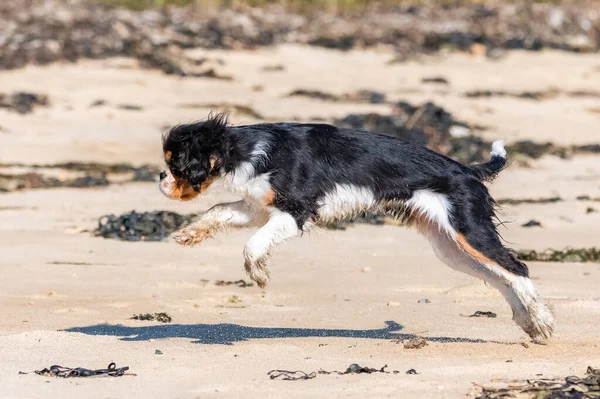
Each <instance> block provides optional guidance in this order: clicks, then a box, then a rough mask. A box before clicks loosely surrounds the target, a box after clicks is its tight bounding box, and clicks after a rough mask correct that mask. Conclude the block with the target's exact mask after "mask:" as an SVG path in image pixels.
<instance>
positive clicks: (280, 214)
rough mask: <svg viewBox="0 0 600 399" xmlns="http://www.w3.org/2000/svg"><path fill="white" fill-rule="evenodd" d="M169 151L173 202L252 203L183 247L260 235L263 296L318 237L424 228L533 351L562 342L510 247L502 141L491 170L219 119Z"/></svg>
mask: <svg viewBox="0 0 600 399" xmlns="http://www.w3.org/2000/svg"><path fill="white" fill-rule="evenodd" d="M163 150H164V158H165V162H166V164H167V166H168V167H167V169H165V170H164V171H163V172H161V173H160V183H159V187H160V190H161V191H162V193H163V194H164V195H165V196H167V197H168V198H170V199H174V200H181V201H189V200H191V199H193V198H195V197H196V196H198V195H199V194H202V193H204V192H205V191H206V190H207V189H208V188H209V187H210V186H211V185H212V184H213V183H214V182H216V181H217V180H221V181H223V182H224V183H225V186H226V187H227V188H228V189H229V190H230V191H232V192H233V193H236V194H239V195H240V196H241V197H242V198H243V199H242V200H241V201H238V202H233V203H227V204H219V205H216V206H214V207H213V208H211V209H210V210H208V211H207V212H206V213H204V214H203V215H202V216H201V217H200V218H199V219H198V220H196V221H194V222H193V223H192V224H191V225H189V226H188V227H186V228H185V229H183V230H181V231H180V232H179V234H178V235H176V236H175V239H176V241H177V242H178V243H179V244H183V245H194V244H198V243H200V242H202V241H204V240H205V239H208V238H211V237H213V236H215V235H216V234H217V233H219V232H220V231H223V230H226V229H228V228H232V227H246V226H255V227H260V228H259V229H258V231H257V232H256V233H255V234H254V235H253V236H252V237H251V238H250V240H249V241H248V242H247V244H246V246H245V248H244V259H245V269H246V272H247V273H248V275H249V276H250V278H251V279H252V280H253V281H255V282H256V283H257V284H258V286H259V287H261V288H264V287H265V286H266V284H267V282H268V280H269V270H268V268H267V259H268V256H269V253H270V252H271V251H272V250H273V248H275V247H276V246H277V245H278V244H281V243H283V242H284V241H286V240H287V239H289V238H292V237H295V236H298V235H300V234H302V233H303V232H306V231H308V230H309V229H310V228H311V227H313V226H319V225H325V224H329V223H331V222H334V221H339V220H344V219H349V218H352V217H355V216H357V215H359V214H361V213H363V212H375V213H383V214H387V215H391V216H393V217H395V218H396V219H398V220H399V221H400V222H402V223H403V224H404V225H406V226H412V227H415V228H416V229H417V230H418V231H419V232H420V233H421V234H422V235H423V236H425V237H426V238H427V240H428V241H429V242H430V243H431V245H432V247H433V250H434V252H435V254H436V256H437V257H438V258H439V259H440V260H441V261H443V262H444V263H446V264H447V265H448V266H450V267H451V268H453V269H455V270H458V271H461V272H463V273H467V274H469V275H471V276H473V277H476V278H479V279H482V280H484V281H485V282H487V283H488V284H489V285H491V286H493V287H495V288H496V289H498V290H499V291H500V292H501V293H502V295H503V296H504V297H505V298H506V300H507V301H508V303H509V305H510V306H511V308H512V312H513V320H514V321H515V322H516V323H517V324H518V325H519V326H520V327H521V328H522V329H523V330H524V331H525V332H526V333H527V334H528V335H529V336H530V337H531V338H532V339H533V341H534V342H539V343H543V342H545V341H546V340H547V339H548V338H550V336H551V335H552V332H553V324H554V322H553V317H552V314H551V312H550V311H549V310H548V308H547V307H546V306H545V304H544V303H543V301H542V300H541V299H540V297H539V296H538V294H537V293H536V290H535V288H534V286H533V283H532V281H531V279H530V278H529V271H528V268H527V266H526V265H525V264H524V263H523V262H521V261H520V260H519V259H518V258H517V256H516V255H515V253H514V252H513V251H511V250H510V249H508V248H506V247H505V246H504V245H502V243H501V241H500V237H499V235H498V232H497V229H496V225H495V224H494V220H495V217H496V215H495V207H496V203H495V201H494V199H493V198H492V197H491V195H490V193H489V192H488V190H487V188H486V186H485V185H484V182H486V181H490V180H492V179H493V178H495V177H496V176H497V175H498V173H499V172H500V171H501V170H502V169H503V168H504V167H505V166H506V151H505V149H504V143H503V141H495V142H494V143H493V144H492V150H491V158H490V160H489V161H488V162H487V163H483V164H477V165H470V166H467V165H463V164H461V163H459V162H457V161H454V160H452V159H450V158H448V157H446V156H444V155H441V154H439V153H436V152H434V151H431V150H429V149H427V148H425V147H421V146H418V145H415V144H412V143H409V142H406V141H403V140H400V139H398V138H395V137H390V136H385V135H379V134H374V133H368V132H365V131H360V130H352V129H341V128H337V127H334V126H331V125H327V124H302V123H263V124H255V125H246V126H230V125H229V124H228V122H227V117H226V116H225V115H224V114H217V115H211V116H209V117H208V119H206V120H204V121H200V122H195V123H190V124H181V125H177V126H174V127H173V128H172V129H171V130H170V131H169V132H168V133H167V134H166V135H165V136H164V137H163Z"/></svg>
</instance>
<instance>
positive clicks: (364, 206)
mask: <svg viewBox="0 0 600 399" xmlns="http://www.w3.org/2000/svg"><path fill="white" fill-rule="evenodd" d="M317 205H318V209H317V216H318V218H319V222H321V223H329V222H334V221H338V220H343V219H351V218H354V217H356V216H357V215H358V214H360V213H362V212H367V211H370V210H374V209H375V208H376V207H377V205H378V204H377V201H376V199H375V195H374V194H373V191H371V189H369V188H367V187H358V186H354V185H351V184H337V185H336V186H335V189H334V190H333V191H331V192H329V193H327V194H326V195H325V196H323V197H322V198H321V199H319V200H318V201H317Z"/></svg>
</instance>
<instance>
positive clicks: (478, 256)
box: [456, 234, 500, 267]
mask: <svg viewBox="0 0 600 399" xmlns="http://www.w3.org/2000/svg"><path fill="white" fill-rule="evenodd" d="M456 242H457V243H458V245H460V246H461V247H462V249H463V251H465V252H466V253H468V254H469V255H470V256H471V257H472V258H473V259H475V260H477V261H479V262H481V263H484V264H488V265H489V264H492V265H496V266H498V267H500V265H498V263H496V262H494V261H493V260H491V259H490V258H488V257H487V256H485V255H484V254H482V253H481V252H479V251H478V250H476V249H475V248H473V247H472V246H471V244H469V243H468V242H467V239H466V238H465V236H464V235H462V234H457V235H456Z"/></svg>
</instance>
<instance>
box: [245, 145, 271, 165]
mask: <svg viewBox="0 0 600 399" xmlns="http://www.w3.org/2000/svg"><path fill="white" fill-rule="evenodd" d="M269 147H270V146H269V144H268V143H267V142H264V141H259V142H258V143H257V144H256V146H255V147H254V149H253V150H252V152H251V153H250V157H251V158H252V160H253V161H255V162H266V161H267V160H268V159H269V152H268V151H269Z"/></svg>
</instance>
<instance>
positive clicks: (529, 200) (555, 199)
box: [496, 197, 563, 205]
mask: <svg viewBox="0 0 600 399" xmlns="http://www.w3.org/2000/svg"><path fill="white" fill-rule="evenodd" d="M562 201H563V199H562V198H560V197H550V198H502V199H499V200H497V201H496V202H497V203H498V204H499V205H521V204H554V203H556V202H562Z"/></svg>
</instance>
